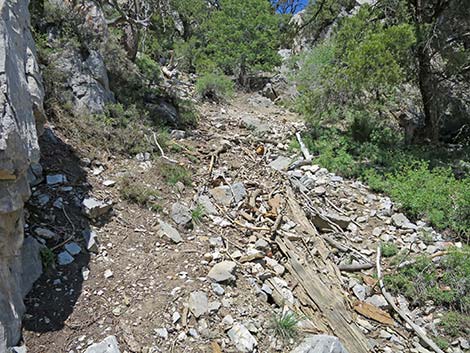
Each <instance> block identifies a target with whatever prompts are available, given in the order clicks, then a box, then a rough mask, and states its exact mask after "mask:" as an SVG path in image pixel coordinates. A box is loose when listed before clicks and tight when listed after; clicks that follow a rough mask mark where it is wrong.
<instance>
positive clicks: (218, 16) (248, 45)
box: [196, 0, 280, 76]
mask: <svg viewBox="0 0 470 353" xmlns="http://www.w3.org/2000/svg"><path fill="white" fill-rule="evenodd" d="M279 23H280V16H277V15H276V14H275V13H274V11H273V10H272V8H271V6H270V4H269V2H268V1H266V0H250V1H240V0H220V1H219V6H218V9H217V10H214V11H213V12H211V14H210V16H209V18H208V19H207V21H205V22H204V23H203V25H202V28H201V37H202V38H201V44H200V46H199V51H198V57H197V63H196V66H197V69H198V71H199V72H203V71H209V70H212V69H213V68H218V69H220V70H222V71H223V72H224V73H225V74H227V75H231V74H236V73H238V74H239V75H241V76H242V75H243V74H244V73H246V72H250V71H256V70H270V69H272V68H273V67H275V66H276V65H278V64H280V57H279V55H278V53H277V50H278V45H279V41H280V36H279V34H280V32H279Z"/></svg>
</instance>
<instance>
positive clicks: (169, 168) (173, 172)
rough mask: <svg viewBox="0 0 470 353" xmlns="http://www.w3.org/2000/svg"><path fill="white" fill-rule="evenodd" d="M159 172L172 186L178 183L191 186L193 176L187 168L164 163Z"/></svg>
mask: <svg viewBox="0 0 470 353" xmlns="http://www.w3.org/2000/svg"><path fill="white" fill-rule="evenodd" d="M159 170H160V174H161V175H162V176H163V178H164V179H165V181H166V182H167V183H168V184H170V185H175V184H176V183H178V182H181V183H183V184H184V185H187V186H189V185H191V182H192V180H191V174H190V173H189V171H188V170H187V169H186V168H185V167H182V166H180V165H173V164H167V163H162V164H161V165H160V168H159Z"/></svg>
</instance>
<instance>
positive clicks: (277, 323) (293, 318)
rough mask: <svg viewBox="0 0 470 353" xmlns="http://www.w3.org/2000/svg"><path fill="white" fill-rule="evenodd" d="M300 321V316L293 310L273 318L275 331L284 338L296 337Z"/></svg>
mask: <svg viewBox="0 0 470 353" xmlns="http://www.w3.org/2000/svg"><path fill="white" fill-rule="evenodd" d="M299 321H300V318H299V316H298V315H297V314H296V313H294V312H292V311H287V312H283V313H281V314H278V315H276V316H274V318H273V326H274V332H275V333H276V335H277V336H279V337H280V338H282V339H290V338H294V337H296V336H297V335H298V327H297V325H298V323H299Z"/></svg>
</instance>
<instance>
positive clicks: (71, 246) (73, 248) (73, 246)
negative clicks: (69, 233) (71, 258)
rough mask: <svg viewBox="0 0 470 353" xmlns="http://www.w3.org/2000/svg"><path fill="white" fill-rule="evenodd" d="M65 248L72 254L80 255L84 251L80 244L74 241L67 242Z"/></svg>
mask: <svg viewBox="0 0 470 353" xmlns="http://www.w3.org/2000/svg"><path fill="white" fill-rule="evenodd" d="M64 248H65V250H67V252H68V253H70V255H78V254H80V252H81V251H82V248H81V247H80V245H78V244H77V243H74V242H72V243H68V244H65V246H64Z"/></svg>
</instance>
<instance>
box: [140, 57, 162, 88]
mask: <svg viewBox="0 0 470 353" xmlns="http://www.w3.org/2000/svg"><path fill="white" fill-rule="evenodd" d="M136 64H137V67H138V68H139V70H140V72H141V73H142V74H143V76H144V77H145V78H146V79H147V80H148V81H149V84H155V83H156V82H157V81H158V79H159V78H160V65H158V63H157V62H156V61H155V60H153V59H152V58H151V57H150V56H148V55H146V54H144V53H139V55H138V56H137V59H136Z"/></svg>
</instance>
